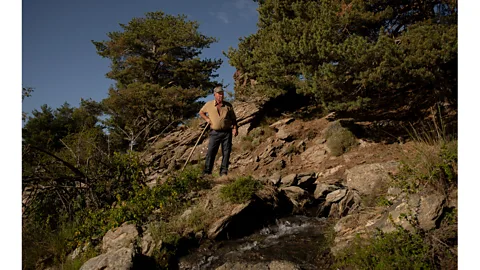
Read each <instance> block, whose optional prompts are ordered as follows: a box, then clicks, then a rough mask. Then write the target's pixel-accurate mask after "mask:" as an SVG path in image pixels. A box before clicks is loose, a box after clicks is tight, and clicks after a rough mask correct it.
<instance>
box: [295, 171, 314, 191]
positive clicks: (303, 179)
mask: <svg viewBox="0 0 480 270" xmlns="http://www.w3.org/2000/svg"><path fill="white" fill-rule="evenodd" d="M297 178H298V183H297V186H299V187H301V188H303V189H310V188H311V187H313V185H314V184H315V181H316V180H317V179H316V178H315V173H305V174H299V175H297Z"/></svg>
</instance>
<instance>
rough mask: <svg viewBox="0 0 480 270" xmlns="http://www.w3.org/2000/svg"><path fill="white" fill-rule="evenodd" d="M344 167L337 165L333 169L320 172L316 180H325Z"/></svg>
mask: <svg viewBox="0 0 480 270" xmlns="http://www.w3.org/2000/svg"><path fill="white" fill-rule="evenodd" d="M343 167H344V166H343V165H338V166H336V167H333V168H330V169H327V170H325V171H322V172H320V173H319V174H318V179H319V180H320V179H326V178H328V177H330V176H332V175H334V174H335V173H337V172H338V171H340V169H341V168H343Z"/></svg>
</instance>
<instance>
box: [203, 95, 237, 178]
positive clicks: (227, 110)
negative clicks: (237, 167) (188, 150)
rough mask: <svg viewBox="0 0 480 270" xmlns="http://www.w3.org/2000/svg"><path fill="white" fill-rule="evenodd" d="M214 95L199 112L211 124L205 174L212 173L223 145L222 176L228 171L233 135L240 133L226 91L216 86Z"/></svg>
mask: <svg viewBox="0 0 480 270" xmlns="http://www.w3.org/2000/svg"><path fill="white" fill-rule="evenodd" d="M213 95H214V97H215V99H214V100H211V101H208V102H207V103H205V105H204V106H203V107H202V109H200V112H199V114H200V116H201V117H202V118H203V119H204V120H205V121H206V122H207V124H208V125H210V141H209V142H208V150H207V157H206V159H205V169H204V170H203V174H204V175H206V174H208V175H209V174H212V169H213V163H214V161H215V156H216V155H217V152H218V147H219V146H220V145H222V165H221V167H220V176H223V175H227V173H228V165H229V159H230V152H231V150H232V135H233V136H237V135H238V129H237V128H238V127H237V117H236V116H235V112H234V111H233V106H232V104H230V103H229V102H226V101H224V100H223V97H224V91H223V88H222V87H221V86H217V87H215V89H214V90H213Z"/></svg>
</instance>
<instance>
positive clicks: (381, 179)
mask: <svg viewBox="0 0 480 270" xmlns="http://www.w3.org/2000/svg"><path fill="white" fill-rule="evenodd" d="M398 166H399V163H398V162H396V161H389V162H385V163H374V164H364V165H358V166H355V167H353V168H351V169H348V170H346V171H345V176H346V183H345V185H346V186H347V187H349V188H351V189H356V190H358V191H359V192H360V193H361V194H363V195H371V194H377V193H378V192H379V191H380V189H382V188H384V187H386V186H387V185H388V183H389V182H390V180H391V178H390V175H389V173H395V172H396V171H397V170H398Z"/></svg>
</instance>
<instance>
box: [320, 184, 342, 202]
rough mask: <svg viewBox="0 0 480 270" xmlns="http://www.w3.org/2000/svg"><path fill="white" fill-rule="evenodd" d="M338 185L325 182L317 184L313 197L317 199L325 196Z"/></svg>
mask: <svg viewBox="0 0 480 270" xmlns="http://www.w3.org/2000/svg"><path fill="white" fill-rule="evenodd" d="M339 188H340V187H338V186H334V185H327V184H317V187H316V188H315V192H314V193H313V197H314V198H315V199H316V200H317V199H320V198H323V197H325V196H326V195H327V194H328V193H330V192H332V191H335V190H337V189H339Z"/></svg>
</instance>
